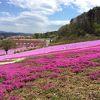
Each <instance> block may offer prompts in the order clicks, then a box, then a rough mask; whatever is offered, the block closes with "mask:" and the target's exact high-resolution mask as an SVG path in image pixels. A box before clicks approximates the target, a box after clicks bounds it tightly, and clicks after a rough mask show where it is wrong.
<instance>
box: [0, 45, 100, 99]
mask: <svg viewBox="0 0 100 100" xmlns="http://www.w3.org/2000/svg"><path fill="white" fill-rule="evenodd" d="M87 45H88V44H87ZM95 59H100V45H98V46H95V47H90V48H85V49H84V48H83V49H75V50H66V51H59V52H55V53H53V54H51V53H50V54H49V53H48V55H45V56H43V55H40V56H37V57H36V58H34V56H29V57H26V59H25V60H23V61H20V62H17V63H12V64H5V65H0V100H3V97H4V96H5V94H6V92H11V91H13V90H15V89H19V88H22V87H24V86H26V83H27V82H30V81H34V80H37V79H39V78H43V77H48V78H51V79H52V78H58V77H59V76H60V75H61V74H62V73H63V71H62V70H61V69H63V68H66V69H67V68H69V69H70V71H71V72H73V73H80V72H82V71H83V70H85V69H87V68H92V67H94V68H95V67H100V63H99V62H96V61H94V60H95ZM45 72H49V74H48V75H44V73H45ZM87 77H89V78H90V79H92V80H95V79H99V78H100V71H98V72H95V73H88V74H87ZM65 79H66V77H63V78H62V80H65ZM49 87H53V85H52V84H47V85H45V86H44V89H45V90H47V89H49ZM14 98H15V100H16V97H14V96H13V97H10V99H11V100H14Z"/></svg>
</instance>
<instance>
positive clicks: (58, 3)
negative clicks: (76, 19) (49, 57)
mask: <svg viewBox="0 0 100 100" xmlns="http://www.w3.org/2000/svg"><path fill="white" fill-rule="evenodd" d="M8 4H10V5H15V6H17V7H20V8H22V9H24V10H26V9H27V11H23V12H21V13H19V15H18V16H12V15H10V14H9V13H7V12H1V13H0V14H1V15H2V16H0V30H8V31H20V32H45V31H50V30H51V31H52V30H57V29H58V28H59V27H61V26H62V25H64V24H67V23H68V22H69V21H67V20H49V17H48V16H49V15H53V14H54V13H55V12H59V11H62V10H63V8H62V5H63V6H65V7H66V6H73V5H74V6H75V7H76V8H77V11H78V12H81V13H82V12H84V11H88V10H89V9H90V8H92V7H95V6H100V1H99V0H8ZM66 16H67V15H66Z"/></svg>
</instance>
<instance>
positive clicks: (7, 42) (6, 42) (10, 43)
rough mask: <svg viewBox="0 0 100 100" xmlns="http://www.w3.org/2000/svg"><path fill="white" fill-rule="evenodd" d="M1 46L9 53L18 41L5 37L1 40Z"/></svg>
mask: <svg viewBox="0 0 100 100" xmlns="http://www.w3.org/2000/svg"><path fill="white" fill-rule="evenodd" d="M0 47H1V48H2V49H4V50H5V52H6V54H8V50H9V49H11V48H15V47H16V43H15V42H14V41H13V40H10V39H5V40H2V41H1V42H0Z"/></svg>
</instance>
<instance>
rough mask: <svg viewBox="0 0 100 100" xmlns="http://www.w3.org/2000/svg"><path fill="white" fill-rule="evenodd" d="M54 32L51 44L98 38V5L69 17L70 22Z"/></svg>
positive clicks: (99, 31) (99, 17)
mask: <svg viewBox="0 0 100 100" xmlns="http://www.w3.org/2000/svg"><path fill="white" fill-rule="evenodd" d="M56 34H57V35H56V36H55V38H53V43H52V44H54V43H57V44H62V43H70V42H78V41H86V40H95V39H100V7H95V8H93V9H91V10H89V11H88V12H84V13H83V14H81V15H80V16H77V17H76V18H73V19H71V21H70V24H67V25H64V26H62V27H61V28H60V29H59V30H58V31H57V33H56Z"/></svg>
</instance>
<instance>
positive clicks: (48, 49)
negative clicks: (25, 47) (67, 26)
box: [0, 40, 100, 60]
mask: <svg viewBox="0 0 100 100" xmlns="http://www.w3.org/2000/svg"><path fill="white" fill-rule="evenodd" d="M98 45H100V40H94V41H87V42H79V43H71V44H64V45H57V46H49V47H46V48H41V49H37V50H32V51H27V52H22V53H17V54H11V55H5V56H0V60H4V59H10V58H18V57H20V58H21V57H25V56H31V55H41V54H47V53H50V52H57V51H58V52H59V51H62V50H72V49H79V48H81V49H84V48H89V47H92V46H94V47H95V46H98Z"/></svg>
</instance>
